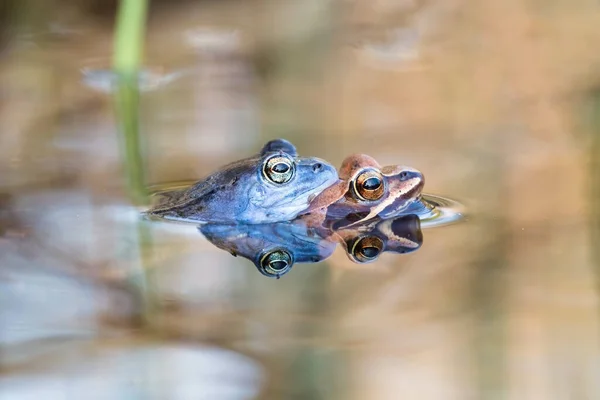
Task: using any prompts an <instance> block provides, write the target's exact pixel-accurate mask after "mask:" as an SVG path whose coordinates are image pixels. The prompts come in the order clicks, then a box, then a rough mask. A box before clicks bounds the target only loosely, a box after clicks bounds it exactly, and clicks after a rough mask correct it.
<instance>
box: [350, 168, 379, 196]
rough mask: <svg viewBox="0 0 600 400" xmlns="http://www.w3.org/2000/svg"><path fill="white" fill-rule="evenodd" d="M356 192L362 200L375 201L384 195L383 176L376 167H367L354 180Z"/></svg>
mask: <svg viewBox="0 0 600 400" xmlns="http://www.w3.org/2000/svg"><path fill="white" fill-rule="evenodd" d="M352 185H353V188H354V193H356V195H357V196H358V198H359V199H361V200H366V201H374V200H379V199H381V197H382V196H383V191H384V184H383V177H382V175H381V173H380V172H379V171H377V170H376V169H372V168H369V169H365V170H363V171H362V172H360V173H359V174H358V175H357V176H356V179H354V181H353V182H352Z"/></svg>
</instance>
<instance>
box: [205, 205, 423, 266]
mask: <svg viewBox="0 0 600 400" xmlns="http://www.w3.org/2000/svg"><path fill="white" fill-rule="evenodd" d="M307 222H308V221H307V220H305V219H302V218H298V219H295V220H294V221H291V222H279V223H274V224H262V225H258V224H257V225H208V224H207V225H200V226H199V227H198V229H199V230H200V232H201V233H202V234H203V235H204V236H205V237H206V238H207V239H208V241H209V242H211V243H212V244H214V245H215V246H217V247H218V248H220V249H223V250H226V251H229V252H230V253H231V254H233V255H234V256H238V255H239V256H242V257H244V258H246V259H248V260H250V261H252V262H253V263H254V265H255V266H256V268H257V269H258V270H259V271H260V273H261V274H263V275H265V276H267V277H271V278H280V277H281V276H282V275H285V274H287V273H288V272H289V271H290V269H291V268H292V266H293V265H294V263H316V262H320V261H323V260H325V259H326V258H328V257H329V256H331V254H333V251H334V250H335V248H336V246H337V244H341V245H342V246H343V249H344V250H345V251H346V254H347V255H348V257H349V258H350V260H352V261H353V262H356V263H369V262H373V261H375V260H376V259H377V258H378V257H379V256H380V255H381V254H382V253H383V252H393V253H400V254H403V253H409V252H412V251H415V250H417V249H419V248H420V247H421V244H422V243H423V234H422V233H421V225H420V220H419V217H417V216H416V215H404V216H401V217H397V218H392V219H387V220H383V219H380V218H374V219H371V220H370V221H368V222H366V223H361V224H358V225H357V226H355V227H354V228H351V229H350V228H349V229H343V230H341V231H333V230H327V229H325V228H323V227H322V226H321V225H317V226H311V225H310V224H308V223H307Z"/></svg>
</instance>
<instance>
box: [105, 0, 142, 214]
mask: <svg viewBox="0 0 600 400" xmlns="http://www.w3.org/2000/svg"><path fill="white" fill-rule="evenodd" d="M147 9H148V2H147V0H121V2H120V4H119V10H118V14H117V23H116V28H115V42H114V58H113V68H114V71H115V73H116V74H117V77H118V80H117V82H118V88H117V90H116V93H115V107H116V110H115V111H116V116H117V120H118V124H119V130H120V133H121V145H122V146H123V157H124V164H125V169H126V175H127V182H128V190H129V195H130V197H131V200H132V201H133V203H135V204H136V205H140V204H145V203H146V200H147V192H146V186H145V178H144V166H143V157H142V149H141V142H140V134H139V90H138V73H139V70H140V66H141V64H142V55H143V47H144V37H145V32H146V14H147Z"/></svg>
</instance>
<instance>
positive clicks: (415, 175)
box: [400, 171, 423, 181]
mask: <svg viewBox="0 0 600 400" xmlns="http://www.w3.org/2000/svg"><path fill="white" fill-rule="evenodd" d="M410 179H419V180H423V174H421V173H420V172H419V171H402V173H400V180H402V181H408V180H410Z"/></svg>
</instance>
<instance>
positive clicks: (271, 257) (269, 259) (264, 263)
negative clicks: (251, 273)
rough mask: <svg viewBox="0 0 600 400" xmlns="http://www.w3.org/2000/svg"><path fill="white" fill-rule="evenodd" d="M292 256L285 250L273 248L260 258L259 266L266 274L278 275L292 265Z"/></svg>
mask: <svg viewBox="0 0 600 400" xmlns="http://www.w3.org/2000/svg"><path fill="white" fill-rule="evenodd" d="M292 263H293V260H292V256H291V255H290V253H288V252H287V251H285V250H274V251H271V252H269V253H266V254H265V255H264V256H262V258H261V259H260V266H261V268H262V269H263V271H264V272H265V273H267V274H268V275H273V276H279V275H281V274H284V273H286V272H287V271H288V270H289V269H290V268H291V267H292Z"/></svg>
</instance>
